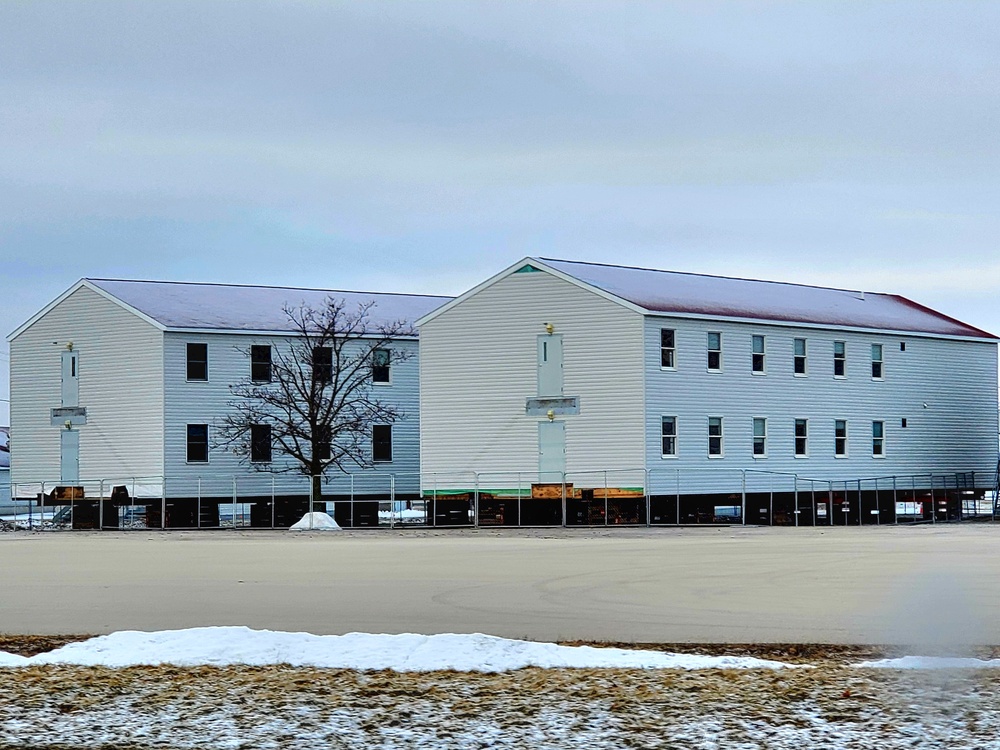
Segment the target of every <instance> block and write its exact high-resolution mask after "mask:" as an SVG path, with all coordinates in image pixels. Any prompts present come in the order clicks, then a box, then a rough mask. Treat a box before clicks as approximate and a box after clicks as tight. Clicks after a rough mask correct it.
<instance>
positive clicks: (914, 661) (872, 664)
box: [854, 656, 1000, 669]
mask: <svg viewBox="0 0 1000 750" xmlns="http://www.w3.org/2000/svg"><path fill="white" fill-rule="evenodd" d="M854 666H856V667H866V668H869V669H996V668H1000V659H974V658H971V657H962V656H900V657H898V658H896V659H877V660H875V661H863V662H861V663H860V664H855V665H854Z"/></svg>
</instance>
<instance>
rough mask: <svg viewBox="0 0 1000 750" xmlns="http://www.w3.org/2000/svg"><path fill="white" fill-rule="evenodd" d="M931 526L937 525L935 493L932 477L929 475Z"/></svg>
mask: <svg viewBox="0 0 1000 750" xmlns="http://www.w3.org/2000/svg"><path fill="white" fill-rule="evenodd" d="M930 477H931V525H932V526H933V525H934V524H936V523H937V493H936V492H935V491H934V475H933V474H931V475H930Z"/></svg>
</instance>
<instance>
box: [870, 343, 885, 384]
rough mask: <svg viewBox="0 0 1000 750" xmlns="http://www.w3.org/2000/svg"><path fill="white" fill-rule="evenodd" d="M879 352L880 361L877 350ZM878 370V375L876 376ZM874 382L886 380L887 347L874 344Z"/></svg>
mask: <svg viewBox="0 0 1000 750" xmlns="http://www.w3.org/2000/svg"><path fill="white" fill-rule="evenodd" d="M876 349H877V350H878V359H876V358H875V350H876ZM876 369H877V370H878V375H876V374H875V372H876ZM872 380H885V347H884V346H882V344H872Z"/></svg>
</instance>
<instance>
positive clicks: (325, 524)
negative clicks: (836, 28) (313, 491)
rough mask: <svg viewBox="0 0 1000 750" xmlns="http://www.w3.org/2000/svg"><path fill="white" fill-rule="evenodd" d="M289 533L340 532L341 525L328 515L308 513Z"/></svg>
mask: <svg viewBox="0 0 1000 750" xmlns="http://www.w3.org/2000/svg"><path fill="white" fill-rule="evenodd" d="M289 531H340V525H339V524H338V523H337V522H336V521H334V520H333V517H332V516H331V515H329V514H328V513H319V512H316V513H306V514H305V515H304V516H302V520H300V521H296V522H295V523H293V524H292V525H291V526H290V527H289Z"/></svg>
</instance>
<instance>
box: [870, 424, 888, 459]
mask: <svg viewBox="0 0 1000 750" xmlns="http://www.w3.org/2000/svg"><path fill="white" fill-rule="evenodd" d="M875 425H878V426H879V429H878V433H879V434H878V435H876V430H875ZM876 448H877V450H876ZM872 458H885V420H883V419H873V420H872Z"/></svg>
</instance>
